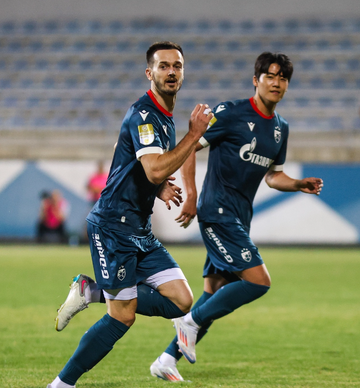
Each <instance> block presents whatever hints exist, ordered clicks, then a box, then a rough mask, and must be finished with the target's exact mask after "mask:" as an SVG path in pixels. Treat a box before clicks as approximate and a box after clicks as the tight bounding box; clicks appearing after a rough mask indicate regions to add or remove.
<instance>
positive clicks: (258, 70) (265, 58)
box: [254, 52, 294, 82]
mask: <svg viewBox="0 0 360 388" xmlns="http://www.w3.org/2000/svg"><path fill="white" fill-rule="evenodd" d="M272 63H277V64H278V65H279V66H280V74H282V75H283V77H284V78H286V79H287V80H288V81H289V82H290V80H291V76H292V73H293V71H294V67H293V64H292V62H291V61H290V58H289V57H288V56H287V55H285V54H281V53H270V52H264V53H262V54H260V55H259V56H258V57H257V59H256V61H255V72H254V75H255V77H256V78H257V79H259V78H260V75H261V74H263V73H265V74H267V73H268V71H269V67H270V65H271V64H272Z"/></svg>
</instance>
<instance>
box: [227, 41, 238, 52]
mask: <svg viewBox="0 0 360 388" xmlns="http://www.w3.org/2000/svg"><path fill="white" fill-rule="evenodd" d="M225 46H226V48H227V50H228V51H238V50H240V49H241V42H240V40H230V41H226V42H225Z"/></svg>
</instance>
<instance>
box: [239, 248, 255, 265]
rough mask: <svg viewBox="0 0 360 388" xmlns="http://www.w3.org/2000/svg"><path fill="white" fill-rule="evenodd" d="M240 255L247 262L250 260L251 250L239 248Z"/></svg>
mask: <svg viewBox="0 0 360 388" xmlns="http://www.w3.org/2000/svg"><path fill="white" fill-rule="evenodd" d="M241 257H242V258H243V260H245V261H246V262H247V263H248V262H249V261H251V259H252V255H251V252H250V251H249V250H248V249H247V248H243V249H242V250H241Z"/></svg>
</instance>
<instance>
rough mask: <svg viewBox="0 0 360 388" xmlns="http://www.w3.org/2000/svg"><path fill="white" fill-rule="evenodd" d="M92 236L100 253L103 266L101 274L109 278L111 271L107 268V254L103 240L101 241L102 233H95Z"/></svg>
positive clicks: (100, 261)
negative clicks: (105, 253)
mask: <svg viewBox="0 0 360 388" xmlns="http://www.w3.org/2000/svg"><path fill="white" fill-rule="evenodd" d="M92 238H93V241H94V245H95V247H96V249H97V250H98V253H99V264H100V267H101V276H102V277H103V278H104V279H109V272H108V270H107V265H106V259H105V255H104V248H103V246H102V244H101V241H100V235H98V234H96V233H93V235H92Z"/></svg>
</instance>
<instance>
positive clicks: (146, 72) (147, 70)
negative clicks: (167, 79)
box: [145, 67, 153, 81]
mask: <svg viewBox="0 0 360 388" xmlns="http://www.w3.org/2000/svg"><path fill="white" fill-rule="evenodd" d="M145 75H146V77H147V79H148V80H149V81H152V79H153V78H152V70H151V69H150V67H147V68H146V70H145Z"/></svg>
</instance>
